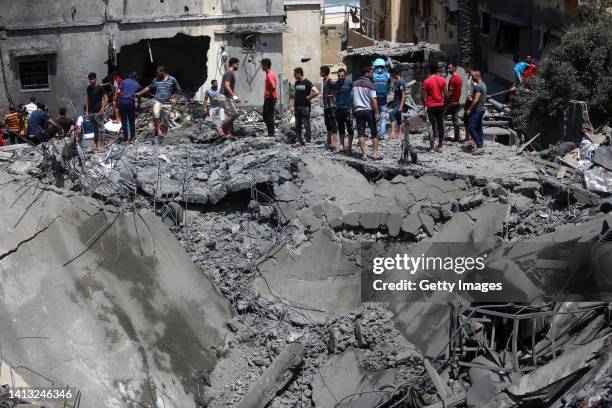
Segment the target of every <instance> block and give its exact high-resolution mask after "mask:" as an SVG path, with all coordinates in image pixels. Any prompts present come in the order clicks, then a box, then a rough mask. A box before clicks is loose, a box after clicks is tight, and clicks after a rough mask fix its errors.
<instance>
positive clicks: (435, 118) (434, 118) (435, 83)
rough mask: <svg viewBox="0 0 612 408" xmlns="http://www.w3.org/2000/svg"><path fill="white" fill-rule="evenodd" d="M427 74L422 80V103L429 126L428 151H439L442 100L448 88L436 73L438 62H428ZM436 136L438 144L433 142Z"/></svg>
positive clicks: (441, 131) (442, 131)
mask: <svg viewBox="0 0 612 408" xmlns="http://www.w3.org/2000/svg"><path fill="white" fill-rule="evenodd" d="M429 72H430V73H431V75H429V76H428V77H427V78H426V79H425V80H424V81H423V95H422V97H423V104H424V105H425V108H427V117H428V119H429V124H430V126H431V135H430V139H429V150H428V151H429V152H433V151H436V152H441V151H442V146H443V143H444V101H445V100H446V99H448V88H447V87H446V81H445V80H444V78H443V77H442V76H440V75H438V63H437V62H431V63H430V64H429ZM436 136H438V145H437V146H436V147H434V142H435V139H436Z"/></svg>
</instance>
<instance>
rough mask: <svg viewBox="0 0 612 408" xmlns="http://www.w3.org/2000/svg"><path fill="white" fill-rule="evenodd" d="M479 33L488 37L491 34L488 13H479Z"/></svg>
mask: <svg viewBox="0 0 612 408" xmlns="http://www.w3.org/2000/svg"><path fill="white" fill-rule="evenodd" d="M480 32H481V33H482V34H487V35H489V34H490V33H491V22H490V18H489V13H486V12H484V11H481V12H480Z"/></svg>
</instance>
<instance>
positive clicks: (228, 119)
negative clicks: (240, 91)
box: [217, 57, 240, 139]
mask: <svg viewBox="0 0 612 408" xmlns="http://www.w3.org/2000/svg"><path fill="white" fill-rule="evenodd" d="M239 66H240V61H239V60H238V58H234V57H232V58H230V59H229V63H228V68H227V71H226V72H225V74H223V78H221V93H220V94H219V95H217V99H218V101H219V105H221V107H222V108H223V112H224V113H225V120H223V122H221V125H219V127H218V128H217V130H218V131H219V133H221V134H222V135H224V136H225V137H226V138H228V139H234V138H235V137H234V135H233V133H234V121H235V120H236V118H237V117H238V111H237V110H236V103H240V97H239V96H238V95H236V92H234V88H235V86H236V75H235V72H236V71H237V70H238V67H239Z"/></svg>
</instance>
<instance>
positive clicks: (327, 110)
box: [320, 66, 339, 152]
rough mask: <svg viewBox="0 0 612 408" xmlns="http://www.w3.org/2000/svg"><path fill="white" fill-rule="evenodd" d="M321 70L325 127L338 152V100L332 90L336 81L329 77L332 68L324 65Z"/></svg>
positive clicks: (329, 143)
mask: <svg viewBox="0 0 612 408" xmlns="http://www.w3.org/2000/svg"><path fill="white" fill-rule="evenodd" d="M320 72H321V77H322V78H323V118H324V120H325V129H326V130H327V144H328V145H329V146H331V148H332V149H333V150H334V152H338V150H339V148H338V136H337V134H338V124H337V123H336V100H335V99H334V94H333V92H332V89H333V87H334V82H333V81H332V80H331V79H330V78H329V72H330V70H329V67H328V66H322V67H321V68H320Z"/></svg>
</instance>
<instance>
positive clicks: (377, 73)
mask: <svg viewBox="0 0 612 408" xmlns="http://www.w3.org/2000/svg"><path fill="white" fill-rule="evenodd" d="M373 65H374V77H373V78H372V79H373V80H374V86H375V87H376V102H377V103H378V111H379V112H380V122H379V123H378V138H379V139H380V140H383V139H384V138H385V133H386V132H387V94H388V93H389V83H390V81H391V74H389V72H387V71H385V65H386V63H385V60H384V59H382V58H377V59H376V60H375V61H374V64H373Z"/></svg>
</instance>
